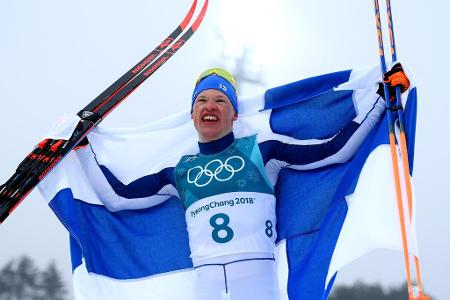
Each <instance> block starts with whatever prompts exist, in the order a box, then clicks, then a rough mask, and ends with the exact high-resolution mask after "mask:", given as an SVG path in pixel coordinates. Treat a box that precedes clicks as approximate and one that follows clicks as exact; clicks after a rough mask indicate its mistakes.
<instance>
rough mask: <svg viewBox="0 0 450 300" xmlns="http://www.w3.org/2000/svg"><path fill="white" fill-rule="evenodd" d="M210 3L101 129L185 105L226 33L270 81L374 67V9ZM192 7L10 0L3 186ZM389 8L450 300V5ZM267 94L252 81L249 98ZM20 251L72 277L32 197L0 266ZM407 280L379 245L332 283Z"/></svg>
mask: <svg viewBox="0 0 450 300" xmlns="http://www.w3.org/2000/svg"><path fill="white" fill-rule="evenodd" d="M210 1H211V3H210V8H209V11H208V13H207V16H206V18H205V20H204V22H203V25H202V26H201V27H200V29H199V30H198V32H197V33H196V34H195V35H194V37H193V38H192V40H190V41H189V42H188V44H187V45H186V46H185V48H183V49H182V50H180V52H179V53H177V54H176V55H175V56H174V57H173V59H171V61H169V62H168V63H167V64H166V65H164V66H163V67H162V69H161V70H159V71H158V72H157V73H156V74H155V76H153V77H152V78H151V79H149V80H148V82H146V83H145V84H143V85H142V86H141V87H140V88H139V89H138V90H137V91H136V92H135V93H134V94H133V95H132V96H130V97H129V98H128V99H127V100H126V101H125V102H124V103H123V104H122V105H121V106H120V107H119V108H118V109H117V110H116V111H114V112H113V113H112V114H111V115H110V116H109V117H108V119H107V120H106V121H105V122H104V123H102V126H106V127H130V126H136V125H142V124H145V123H148V122H149V121H152V120H156V119H158V118H161V117H164V116H166V115H168V114H170V113H174V112H176V111H178V110H181V109H184V108H186V107H187V106H188V105H189V98H190V94H191V90H192V87H193V83H194V80H195V78H196V76H197V74H198V73H199V72H200V71H202V70H203V69H205V68H207V67H210V66H213V65H224V64H225V61H224V59H223V56H222V48H223V47H224V44H223V42H222V40H221V38H220V37H221V36H222V37H224V38H225V39H227V44H226V47H227V54H228V55H231V54H233V51H236V49H239V47H242V44H243V43H244V42H246V43H249V45H247V46H248V47H249V48H250V49H251V48H252V45H253V48H255V47H256V49H254V51H253V52H251V54H252V55H251V58H252V60H251V61H252V63H253V65H256V66H258V68H259V70H261V71H262V75H263V76H262V79H263V80H264V82H265V87H272V86H276V85H279V84H283V83H288V82H292V81H295V80H298V79H301V78H305V77H308V76H313V75H318V74H322V73H327V72H332V71H338V70H343V69H349V68H361V67H366V66H369V65H376V64H378V63H379V58H378V52H377V51H378V48H377V39H376V31H375V25H374V12H373V3H372V1H361V0H343V1H320V0H319V1H303V0H279V1H268V0H267V1H262V0H260V1H251V0H245V1H242V0H241V1H231V0H227V1H224V0H222V1H219V0H210ZM189 2H190V1H179V0H165V1H153V0H147V1H144V0H130V1H126V2H125V1H117V0H95V1H93V0H91V1H88V0H78V1H68V0H53V1H50V0H42V1H24V0H2V1H1V2H0V38H1V40H0V45H1V46H0V67H1V73H0V91H1V92H0V104H1V106H0V112H1V118H0V129H1V147H0V166H1V168H0V182H4V181H6V180H7V178H8V177H9V176H10V175H12V173H13V171H14V169H15V167H16V166H17V164H18V163H19V162H20V161H21V160H22V158H24V157H25V155H26V154H27V153H28V152H29V151H30V150H31V149H32V148H33V145H34V144H35V143H37V142H38V141H39V140H40V139H41V138H42V137H43V136H44V134H45V132H46V131H47V130H48V129H49V128H50V126H51V125H52V123H53V122H54V121H55V120H56V119H57V118H58V117H59V116H60V115H62V114H63V113H64V112H77V111H78V110H79V109H81V108H82V107H84V106H85V105H86V104H87V103H88V102H89V101H90V100H92V99H93V98H94V97H95V96H97V95H98V94H99V93H100V92H101V91H103V89H104V88H106V87H107V86H108V85H109V84H110V83H112V82H113V81H114V80H115V79H117V78H118V77H119V76H120V75H122V74H123V73H124V72H125V71H126V70H128V68H130V67H131V66H132V65H134V64H135V63H136V62H137V61H138V60H139V59H140V58H142V57H143V56H144V55H145V54H146V53H148V52H149V51H150V50H151V49H152V48H153V47H154V46H155V45H156V44H158V43H159V42H160V41H161V40H162V39H163V38H164V37H165V36H166V35H167V34H168V33H170V32H171V31H172V30H173V28H174V27H175V26H176V25H177V24H178V23H179V22H180V20H181V19H182V17H183V16H184V14H185V13H186V12H187V10H188V8H189V6H190V3H189ZM200 3H202V2H201V1H200ZM239 3H240V4H239ZM382 5H384V2H383V3H382ZM392 6H393V14H394V23H395V24H394V25H395V30H396V38H397V47H398V56H399V58H400V59H401V61H403V62H404V64H405V65H406V66H407V67H408V69H409V70H410V71H411V73H412V75H413V80H414V82H415V83H416V84H417V86H418V90H419V101H420V103H419V115H418V124H417V137H416V156H415V167H414V183H415V189H416V198H417V226H418V240H419V248H420V253H421V257H422V269H423V270H422V271H423V274H422V275H423V281H424V283H425V288H426V291H428V292H429V293H430V294H431V295H434V296H435V297H436V299H438V300H445V299H446V297H448V295H447V294H448V293H447V290H446V284H445V282H446V275H447V274H448V272H446V271H447V269H448V268H449V267H450V258H449V257H450V256H449V255H448V253H449V249H450V241H449V236H450V218H449V217H448V216H447V212H448V211H450V192H449V184H450V180H449V179H450V178H449V175H448V171H447V170H449V169H450V151H449V150H448V148H449V146H450V144H449V138H448V132H449V129H450V128H449V126H448V123H446V122H445V121H446V119H447V118H446V114H447V113H448V112H449V111H450V104H449V102H450V99H449V97H448V95H447V94H446V93H445V88H446V87H447V86H448V81H449V76H448V74H447V70H450V60H449V58H448V53H449V52H450V38H449V34H448V32H447V31H448V30H449V29H450V20H449V17H448V12H449V11H450V3H449V1H446V0H436V1H432V2H426V1H418V0H410V1H395V0H392ZM258 9H260V10H259V11H258ZM385 27H386V26H385ZM230 32H231V33H230ZM261 33H262V34H261ZM243 34H244V35H243ZM249 73H252V69H251V70H249ZM261 88H263V87H258V86H244V88H243V90H242V93H241V94H244V95H248V94H251V93H254V92H257V91H258V89H261ZM21 254H26V255H29V256H31V257H32V258H34V259H35V260H36V262H38V264H39V266H41V267H43V266H45V265H47V264H48V263H49V262H50V261H52V260H54V261H56V262H57V263H58V265H59V266H60V268H61V270H62V271H63V272H64V275H65V277H66V279H67V280H70V278H71V275H70V258H69V247H68V234H67V232H66V231H65V229H64V228H63V226H62V225H61V224H60V223H59V222H58V221H57V219H56V217H55V216H54V215H53V214H52V213H51V211H50V209H49V208H48V207H47V206H46V204H45V203H44V201H43V199H42V198H41V196H40V195H39V193H38V192H37V191H35V192H33V193H32V194H31V195H30V196H29V197H28V198H27V199H26V200H25V201H24V203H22V204H21V205H20V207H19V208H18V209H17V210H16V211H15V213H14V214H13V215H12V216H11V217H10V218H9V219H8V220H7V222H5V223H4V224H2V225H0V266H2V265H3V264H4V263H5V262H7V261H8V260H10V259H12V258H15V257H18V256H19V255H21ZM404 278H405V275H404V267H403V259H402V256H401V254H400V253H396V252H391V251H378V252H376V253H374V254H370V255H367V256H365V257H363V258H362V259H360V260H358V261H357V262H355V263H354V264H352V265H350V266H348V267H346V268H344V269H343V270H342V272H341V273H340V275H339V276H338V279H337V284H340V283H351V282H354V281H355V280H357V279H362V280H365V281H367V282H375V281H380V282H382V283H383V284H384V285H385V286H389V285H394V284H398V283H400V282H402V281H404Z"/></svg>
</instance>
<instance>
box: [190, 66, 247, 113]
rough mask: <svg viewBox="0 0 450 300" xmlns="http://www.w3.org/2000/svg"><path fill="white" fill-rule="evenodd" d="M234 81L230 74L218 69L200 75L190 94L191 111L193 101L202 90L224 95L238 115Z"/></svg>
mask: <svg viewBox="0 0 450 300" xmlns="http://www.w3.org/2000/svg"><path fill="white" fill-rule="evenodd" d="M235 85H236V81H235V80H234V77H233V75H231V73H229V72H227V71H225V70H224V69H220V68H212V69H208V70H206V71H204V72H203V73H201V74H200V76H199V77H198V79H197V82H196V84H195V88H194V92H193V93H192V104H191V111H192V109H193V106H194V103H195V99H196V98H197V97H198V95H199V94H200V93H201V92H203V91H204V90H209V89H213V90H217V91H219V92H222V93H224V94H225V95H226V96H227V97H228V99H229V100H230V102H231V105H232V106H233V108H234V111H235V112H236V113H238V101H237V91H236V87H235Z"/></svg>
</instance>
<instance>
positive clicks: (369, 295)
mask: <svg viewBox="0 0 450 300" xmlns="http://www.w3.org/2000/svg"><path fill="white" fill-rule="evenodd" d="M360 299H364V300H403V299H404V300H407V299H408V286H407V284H406V283H404V284H402V285H400V286H398V287H393V288H390V289H389V290H388V291H385V290H384V289H383V288H382V287H381V285H380V284H379V283H375V284H372V285H370V284H366V283H362V282H356V283H355V284H354V285H353V286H337V287H335V288H334V290H333V292H332V293H331V295H330V297H329V298H328V300H360ZM431 299H433V298H431Z"/></svg>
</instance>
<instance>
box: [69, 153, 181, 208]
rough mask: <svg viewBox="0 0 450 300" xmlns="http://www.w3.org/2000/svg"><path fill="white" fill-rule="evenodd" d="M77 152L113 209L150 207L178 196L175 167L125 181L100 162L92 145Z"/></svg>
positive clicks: (107, 203) (107, 206) (98, 194)
mask: <svg viewBox="0 0 450 300" xmlns="http://www.w3.org/2000/svg"><path fill="white" fill-rule="evenodd" d="M77 152H78V155H79V157H80V161H81V164H82V167H83V171H84V172H85V174H86V176H87V177H88V178H89V180H90V182H91V185H92V187H93V189H94V191H95V193H96V194H97V196H98V198H99V199H100V201H101V202H102V203H103V204H104V205H105V207H106V208H107V209H108V210H110V211H119V210H125V209H142V208H148V207H152V206H155V205H158V204H160V203H162V202H164V201H165V200H167V199H169V198H170V197H172V196H177V197H178V193H177V191H176V189H175V187H174V184H173V182H174V181H173V167H168V168H165V169H163V170H161V171H160V172H158V173H155V174H151V175H147V176H144V177H142V178H139V179H136V180H134V181H132V182H130V183H129V184H124V183H122V182H121V181H120V180H119V179H118V178H117V177H116V176H115V175H114V174H113V173H112V172H111V171H110V170H109V169H108V168H107V167H106V166H103V165H99V164H98V162H97V160H96V157H95V154H94V152H93V151H92V149H91V147H90V146H87V147H85V148H84V149H80V150H78V151H77Z"/></svg>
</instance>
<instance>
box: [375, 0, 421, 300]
mask: <svg viewBox="0 0 450 300" xmlns="http://www.w3.org/2000/svg"><path fill="white" fill-rule="evenodd" d="M374 5H375V22H376V27H377V36H378V47H379V56H380V62H381V70H382V73H383V74H384V73H386V72H387V67H386V60H385V57H384V46H383V34H382V28H381V18H380V7H379V3H378V0H374ZM383 84H384V98H385V100H386V114H387V120H388V130H389V144H390V150H391V159H392V167H393V172H394V183H395V191H396V198H397V208H398V214H399V219H400V230H401V235H402V246H403V256H404V260H405V268H406V278H407V282H408V296H409V300H413V299H414V296H413V289H412V283H411V270H410V263H409V250H408V242H407V239H406V228H405V218H404V213H403V201H402V194H401V187H400V175H399V169H398V157H397V147H396V142H395V133H394V123H393V116H392V109H391V100H390V99H391V98H390V95H389V87H388V86H387V84H386V83H384V82H383Z"/></svg>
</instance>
